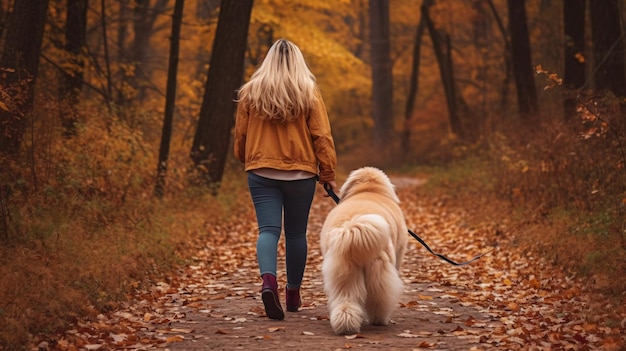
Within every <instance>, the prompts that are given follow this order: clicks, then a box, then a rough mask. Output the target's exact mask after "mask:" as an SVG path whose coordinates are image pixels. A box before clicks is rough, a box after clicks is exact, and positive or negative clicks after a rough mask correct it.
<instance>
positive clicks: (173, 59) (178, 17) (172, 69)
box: [154, 0, 185, 198]
mask: <svg viewBox="0 0 626 351" xmlns="http://www.w3.org/2000/svg"><path fill="white" fill-rule="evenodd" d="M184 3H185V0H176V3H175V4H174V14H173V15H172V35H171V37H170V59H169V65H168V69H167V72H168V73H167V88H166V93H165V112H164V116H163V128H162V132H161V146H160V147H159V163H158V165H157V178H156V185H155V187H154V194H155V195H156V196H157V197H158V198H161V197H163V192H164V190H165V175H166V173H167V160H168V158H169V154H170V139H171V138H172V121H173V119H174V107H175V102H176V77H177V71H178V51H179V48H180V28H181V26H182V23H183V6H184Z"/></svg>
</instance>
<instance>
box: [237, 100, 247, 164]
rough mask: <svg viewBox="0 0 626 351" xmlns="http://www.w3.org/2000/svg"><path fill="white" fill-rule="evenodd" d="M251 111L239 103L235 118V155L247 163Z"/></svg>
mask: <svg viewBox="0 0 626 351" xmlns="http://www.w3.org/2000/svg"><path fill="white" fill-rule="evenodd" d="M249 118H250V115H249V111H248V109H247V108H246V106H244V104H242V103H241V102H238V103H237V114H236V116H235V142H234V148H235V150H234V154H235V157H236V158H237V159H238V160H239V161H241V162H246V136H247V134H248V119H249Z"/></svg>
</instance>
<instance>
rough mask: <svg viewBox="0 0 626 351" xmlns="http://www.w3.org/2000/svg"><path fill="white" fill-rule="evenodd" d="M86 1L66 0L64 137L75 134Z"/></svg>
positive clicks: (84, 37)
mask: <svg viewBox="0 0 626 351" xmlns="http://www.w3.org/2000/svg"><path fill="white" fill-rule="evenodd" d="M87 2H88V0H67V18H66V22H65V50H66V51H67V52H68V54H69V55H70V58H69V60H68V61H69V63H70V67H71V68H70V70H69V71H66V72H65V75H64V76H63V82H62V84H61V89H60V90H61V99H62V100H63V101H64V102H65V103H66V104H67V105H68V107H69V110H70V111H71V112H70V113H62V114H61V123H62V125H63V128H64V134H65V136H66V137H70V136H74V135H76V113H77V112H76V110H75V108H74V107H75V106H76V104H77V103H78V96H79V93H80V91H81V90H82V87H83V68H84V65H85V64H84V52H83V50H84V49H85V46H86V45H87V39H86V38H87V37H86V30H87Z"/></svg>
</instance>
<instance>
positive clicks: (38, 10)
mask: <svg viewBox="0 0 626 351" xmlns="http://www.w3.org/2000/svg"><path fill="white" fill-rule="evenodd" d="M47 11H48V0H20V1H16V2H15V5H14V8H13V13H12V14H11V16H10V24H9V26H8V28H7V33H6V41H5V43H4V48H3V50H2V58H1V59H0V69H1V70H2V74H1V75H0V87H2V90H3V92H4V93H6V94H8V95H9V97H8V99H7V100H4V99H3V102H4V106H0V153H4V154H6V155H8V156H16V155H17V153H18V152H19V148H20V142H21V140H22V136H23V135H24V132H25V130H26V118H27V115H28V114H29V113H30V112H31V111H32V108H33V101H34V98H35V95H34V90H35V82H36V80H37V73H38V72H37V71H38V69H39V56H40V54H41V43H42V41H43V32H44V25H45V22H46V15H47Z"/></svg>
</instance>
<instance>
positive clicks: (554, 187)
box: [0, 107, 626, 350]
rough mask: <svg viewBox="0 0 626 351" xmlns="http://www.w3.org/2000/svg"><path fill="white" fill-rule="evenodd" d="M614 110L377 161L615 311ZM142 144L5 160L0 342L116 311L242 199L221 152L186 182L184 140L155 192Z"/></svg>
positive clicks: (621, 267) (77, 144)
mask: <svg viewBox="0 0 626 351" xmlns="http://www.w3.org/2000/svg"><path fill="white" fill-rule="evenodd" d="M618 108H619V107H618ZM619 115H620V114H619V110H616V109H614V108H613V109H611V108H605V109H598V110H593V111H592V110H587V111H581V116H582V117H577V118H576V119H574V118H573V119H572V120H571V121H568V122H567V123H563V122H542V123H540V124H538V125H537V126H535V127H524V128H521V127H519V126H517V127H516V128H513V127H512V126H510V125H509V127H508V128H495V129H494V130H493V131H491V132H490V133H487V134H486V136H484V137H482V138H479V139H478V140H476V141H474V142H471V143H469V142H461V141H458V140H443V139H442V140H438V141H434V140H426V139H427V138H423V140H422V141H421V142H424V143H429V145H436V148H434V149H432V148H431V149H429V150H430V151H429V152H421V153H420V154H419V155H415V154H409V155H408V156H407V157H408V158H409V159H408V160H407V159H406V158H405V159H404V160H402V162H401V161H400V160H397V159H392V160H391V161H392V162H391V161H390V160H389V159H388V160H386V161H385V162H381V164H380V166H381V167H383V168H385V169H386V170H387V171H389V172H393V173H402V174H403V175H405V176H406V175H410V176H415V177H424V178H426V179H428V181H427V183H426V185H425V186H424V187H425V192H426V193H428V192H431V193H433V194H445V195H446V196H447V197H448V198H450V199H452V200H453V201H455V202H456V203H457V204H459V205H461V206H464V207H465V208H468V209H470V210H471V211H472V212H473V213H474V214H475V215H476V216H477V218H481V217H483V218H494V217H503V218H504V217H506V218H507V219H508V223H510V224H509V228H507V230H506V232H504V233H503V235H512V236H514V237H515V241H514V242H515V243H516V245H517V247H516V248H512V249H518V250H533V251H535V252H537V253H538V254H539V255H541V256H543V257H545V258H548V259H549V260H550V261H551V262H553V263H554V264H555V265H557V266H560V267H563V268H564V269H566V270H569V271H572V272H575V273H576V274H578V275H580V276H584V277H587V278H588V279H589V284H591V285H592V286H593V287H594V291H596V292H597V294H598V298H600V299H603V300H606V301H613V302H615V301H617V303H616V304H614V305H617V306H624V300H625V299H626V296H625V295H624V291H626V277H624V274H623V272H624V271H626V233H625V230H626V222H625V216H624V212H625V211H626V209H625V205H626V192H625V189H624V187H625V186H626V170H625V168H624V144H626V140H624V139H625V138H624V135H625V133H626V126H625V125H624V121H623V119H622V121H620V119H619V118H618V116H619ZM90 123H98V121H97V120H94V121H92V122H90ZM102 130H106V133H105V135H102V132H100V134H97V133H95V132H91V131H102ZM520 131H523V132H520ZM418 137H419V136H418ZM431 138H432V137H431ZM147 139H148V138H147V137H146V136H144V135H142V134H141V132H140V128H136V127H134V126H133V127H131V125H130V124H129V123H126V122H124V121H119V120H113V121H109V122H107V125H106V126H105V125H102V126H93V125H90V126H85V127H84V128H83V129H82V130H81V132H80V133H78V135H77V136H76V137H75V138H72V139H63V140H56V139H55V138H53V137H49V138H48V139H46V138H44V136H38V137H37V138H33V140H39V143H38V144H33V145H30V147H29V149H28V155H27V156H25V157H24V158H23V159H21V160H19V162H18V161H15V160H2V166H3V167H4V170H3V173H2V177H3V178H2V179H0V180H1V181H0V215H1V218H0V229H1V232H0V242H1V245H0V263H1V264H0V349H7V350H8V349H20V347H19V345H25V344H27V341H28V339H29V338H30V337H31V336H33V335H36V334H38V333H42V332H53V331H54V330H57V329H61V328H63V327H64V326H66V325H67V323H69V322H71V321H72V320H74V319H76V318H77V317H78V316H96V315H97V314H98V313H100V312H101V311H107V310H112V309H115V308H116V306H117V305H118V304H119V303H120V302H122V301H124V299H126V298H127V296H128V293H129V291H131V289H134V288H138V287H139V286H141V285H143V284H150V281H151V280H152V279H153V278H154V277H156V276H162V275H164V274H167V273H168V272H169V271H171V270H172V269H173V268H174V267H176V265H177V264H179V263H181V262H183V261H184V260H185V259H186V258H187V255H189V254H190V253H189V252H187V251H186V248H187V246H186V243H187V242H190V241H192V240H197V238H198V237H201V236H202V235H206V233H205V232H204V229H205V228H206V227H207V225H208V224H211V225H214V224H215V223H219V221H221V220H223V219H224V218H225V217H234V218H236V217H237V216H238V214H239V213H240V211H241V210H242V209H245V208H247V207H248V206H249V205H250V204H249V201H250V200H249V195H248V193H247V188H246V184H245V178H244V177H243V170H242V168H241V166H240V165H239V164H238V163H237V162H235V161H234V160H233V159H232V158H231V162H230V163H229V164H228V165H227V169H226V173H225V176H224V181H223V183H222V184H221V189H220V193H219V194H218V195H217V196H213V195H212V194H211V193H210V192H209V191H207V190H205V189H203V187H201V186H197V185H191V184H192V183H194V182H192V181H190V180H189V176H188V173H187V171H186V166H185V165H186V164H187V162H188V161H187V153H186V151H185V150H184V148H182V147H179V148H175V149H174V150H173V152H172V155H171V158H170V160H171V161H170V162H171V163H170V169H169V173H168V180H167V193H166V196H165V197H164V198H163V199H161V200H157V199H156V198H155V197H154V196H153V183H154V176H153V174H154V169H155V168H156V167H155V160H156V157H155V153H154V152H152V151H149V150H153V149H155V147H154V145H153V144H154V143H152V142H150V141H147ZM444 139H445V138H444ZM183 144H184V143H180V144H179V145H183ZM364 151H365V150H364V148H361V150H360V151H353V152H352V154H350V155H347V154H346V155H340V163H341V161H342V160H345V162H343V163H342V165H341V167H342V168H341V170H340V177H339V183H341V180H342V179H343V178H344V177H345V176H346V174H347V172H349V170H350V168H351V167H358V166H361V165H365V162H363V161H362V160H368V162H370V163H369V164H372V163H376V161H374V160H373V159H372V158H371V157H365V156H364V155H363V154H360V153H362V152H364ZM405 156H406V155H405ZM348 160H349V161H348ZM374 165H376V164H374ZM599 306H602V304H599ZM611 323H619V321H612V322H611Z"/></svg>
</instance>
